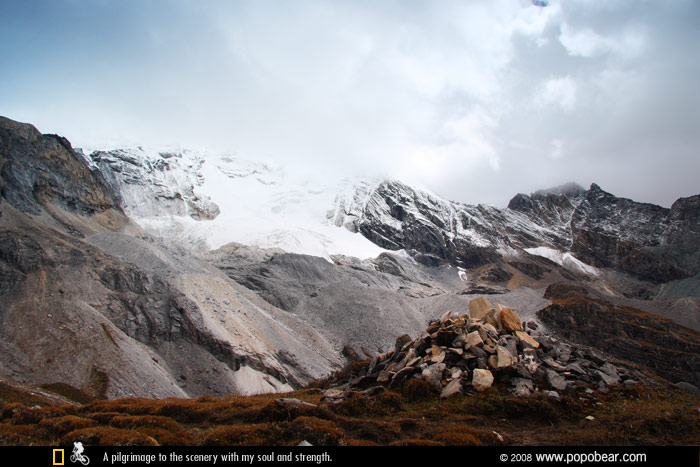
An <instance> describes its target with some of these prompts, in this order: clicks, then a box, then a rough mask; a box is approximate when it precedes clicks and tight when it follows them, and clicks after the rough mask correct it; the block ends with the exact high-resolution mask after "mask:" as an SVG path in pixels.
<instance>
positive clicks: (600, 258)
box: [0, 119, 700, 398]
mask: <svg viewBox="0 0 700 467" xmlns="http://www.w3.org/2000/svg"><path fill="white" fill-rule="evenodd" d="M205 156H206V155H205V154H202V153H196V152H187V151H181V152H165V151H161V152H157V151H156V152H153V151H144V150H142V149H130V150H109V151H92V152H88V153H83V152H81V151H75V150H73V148H72V147H71V145H70V143H69V142H68V141H67V140H66V139H64V138H61V137H58V136H55V135H42V134H41V133H40V132H39V131H38V130H36V129H35V128H34V127H32V126H31V125H28V124H21V123H17V122H13V121H11V120H8V119H0V172H1V173H2V178H1V179H0V183H1V185H0V189H1V190H2V199H1V200H0V303H2V304H3V305H2V307H1V308H0V324H1V326H0V347H1V349H2V353H3V355H4V358H3V360H2V362H0V378H3V379H8V380H12V381H16V382H19V383H23V384H55V383H60V384H68V385H70V386H71V387H73V388H75V389H76V390H80V391H83V392H85V393H89V394H91V395H92V396H93V397H108V398H116V397H123V396H147V397H167V396H183V397H184V396H198V395H204V394H213V395H218V394H230V393H236V394H237V393H252V392H269V391H282V390H289V389H292V388H299V387H301V386H303V385H304V384H306V383H308V382H309V381H311V380H314V379H317V378H320V377H322V376H324V375H327V374H328V373H330V372H331V371H334V370H337V369H338V368H340V367H341V366H342V365H343V364H344V362H345V360H346V357H349V356H350V357H351V356H353V355H357V354H358V353H359V354H365V355H369V356H374V355H376V354H377V353H379V352H383V351H385V350H386V349H387V348H391V347H392V346H393V345H394V341H395V339H396V338H397V336H399V335H402V334H407V335H411V336H420V335H421V333H422V332H423V330H424V329H425V326H426V323H428V322H429V321H430V320H432V319H435V318H437V317H439V316H442V315H443V314H444V313H445V312H446V311H458V312H459V311H461V310H465V309H467V308H468V307H469V303H470V301H471V300H472V299H474V298H475V297H477V296H479V295H481V294H484V293H487V294H496V295H497V300H496V302H497V303H499V304H501V305H502V306H506V307H511V308H514V309H517V310H518V312H519V313H520V315H521V317H522V318H523V319H524V320H527V321H532V322H534V323H535V325H539V326H541V328H540V329H541V330H542V332H545V333H546V332H554V331H555V330H557V329H558V330H559V332H569V331H567V330H564V329H563V327H562V325H561V323H560V322H559V321H558V320H548V321H546V320H544V319H542V318H541V315H539V314H537V312H538V310H541V309H543V308H545V307H547V306H548V305H550V304H551V303H552V299H551V298H548V297H546V296H544V291H545V288H546V287H547V286H548V285H550V284H552V283H559V282H562V281H569V282H576V283H580V284H584V285H585V288H586V290H588V291H592V292H593V293H596V294H600V295H601V296H605V297H606V299H608V300H611V302H613V303H615V304H616V305H619V306H634V307H638V308H642V309H644V310H647V311H651V312H652V313H660V314H664V313H666V314H667V315H672V316H670V317H671V318H672V319H675V320H677V321H678V322H679V323H680V324H684V325H690V326H693V325H698V323H700V320H699V319H698V315H699V313H698V312H699V311H700V304H699V301H700V293H698V291H699V290H700V288H698V287H696V285H697V275H696V274H697V273H698V267H697V264H698V248H697V245H696V244H695V242H694V239H695V238H696V234H697V232H698V225H699V223H700V216H698V212H697V209H698V197H691V198H684V199H681V200H679V201H677V202H676V203H675V204H674V206H673V207H672V208H671V209H665V208H660V207H657V206H651V205H646V204H641V203H635V202H633V201H630V200H624V199H620V198H616V197H614V196H612V195H610V194H608V193H605V192H603V191H602V190H601V189H600V188H599V187H597V186H596V185H593V186H591V188H590V189H589V190H585V189H583V188H581V187H578V186H574V185H568V186H564V187H560V188H558V189H554V190H547V191H542V192H537V193H534V194H531V195H517V196H516V197H515V198H513V200H512V201H511V203H510V204H509V207H508V208H505V209H497V208H494V207H489V206H470V205H465V204H460V203H454V202H450V201H447V200H444V199H442V198H440V197H439V196H437V195H434V194H431V193H427V192H424V191H420V190H416V189H413V188H411V187H409V186H407V185H405V184H402V183H400V182H398V181H391V180H378V181H375V182H371V183H370V182H362V181H355V182H346V183H345V184H343V185H342V186H340V187H336V186H334V185H332V184H328V185H326V186H323V187H322V186H320V185H317V184H314V183H311V182H308V181H304V182H298V181H294V182H293V183H292V182H290V181H289V179H288V178H287V177H286V175H285V174H284V173H283V172H282V171H280V170H277V169H274V168H271V167H269V166H266V165H264V164H259V163H247V162H245V161H241V160H239V159H236V158H232V157H226V156H219V157H214V158H211V157H205ZM338 191H339V193H338ZM630 232H631V233H630ZM241 240H244V242H243V243H241ZM309 253H311V254H309ZM652 299H653V300H652ZM545 321H546V322H545ZM696 329H697V328H696ZM570 337H571V338H572V339H573V338H574V337H575V336H574V334H571V336H570ZM612 350H615V349H612ZM667 374H668V375H669V376H668V377H672V378H681V376H682V375H679V374H673V373H667ZM674 382H675V381H674Z"/></svg>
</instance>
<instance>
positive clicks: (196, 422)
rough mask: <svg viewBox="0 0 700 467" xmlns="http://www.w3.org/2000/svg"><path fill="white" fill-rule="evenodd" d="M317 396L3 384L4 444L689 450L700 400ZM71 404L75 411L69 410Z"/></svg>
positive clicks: (636, 392) (668, 392)
mask: <svg viewBox="0 0 700 467" xmlns="http://www.w3.org/2000/svg"><path fill="white" fill-rule="evenodd" d="M58 393H61V394H58ZM322 397H323V390H322V389H318V388H308V389H305V390H302V391H297V392H294V393H285V394H266V395H259V396H231V397H222V398H214V397H201V398H198V399H160V400H154V399H119V400H96V401H92V402H88V401H87V400H85V399H84V394H81V392H80V391H79V390H73V389H71V388H67V387H48V388H47V387H45V388H31V387H27V386H22V385H18V384H11V383H7V382H5V383H0V403H2V404H3V405H2V412H1V413H0V444H2V445H58V444H64V445H65V444H72V443H73V441H78V440H80V441H82V442H83V443H84V444H87V445H296V444H298V443H299V442H301V441H302V440H307V441H308V442H310V443H311V444H314V445H375V444H378V445H390V444H393V445H416V444H418V445H421V444H422V445H498V444H507V445H696V444H697V443H698V440H700V396H695V395H691V394H688V393H684V392H681V391H679V390H677V389H676V388H674V387H671V386H664V385H660V386H658V387H653V388H652V387H634V388H624V389H622V388H620V389H617V390H612V391H610V392H609V393H607V394H602V393H599V392H594V393H590V394H581V393H573V394H567V395H563V396H562V397H561V399H560V400H556V399H552V398H549V397H547V396H542V395H539V394H536V395H533V396H531V397H526V398H519V397H516V396H514V395H512V394H510V393H509V392H508V391H507V390H506V389H504V388H499V387H492V388H491V389H489V390H487V391H485V392H483V393H480V394H477V395H457V396H454V397H451V398H449V399H446V400H441V399H439V398H438V397H437V396H435V395H433V393H432V392H431V391H430V389H429V388H428V387H427V386H426V385H424V384H422V382H421V381H419V380H414V382H410V383H408V384H406V385H405V386H404V387H402V388H400V389H398V390H397V392H393V391H384V392H381V393H380V394H376V395H373V396H367V395H364V394H362V393H359V392H358V393H352V395H351V396H350V397H348V398H346V399H345V400H343V401H342V402H340V403H336V404H327V403H325V402H322V401H321V399H322ZM79 398H80V399H82V402H83V404H78V403H76V402H73V403H66V402H67V401H68V400H71V399H72V400H73V401H75V399H79ZM290 398H294V399H297V400H298V401H303V402H306V403H308V404H309V405H307V404H299V403H298V402H292V403H290V402H289V401H288V399H290ZM280 399H282V401H280Z"/></svg>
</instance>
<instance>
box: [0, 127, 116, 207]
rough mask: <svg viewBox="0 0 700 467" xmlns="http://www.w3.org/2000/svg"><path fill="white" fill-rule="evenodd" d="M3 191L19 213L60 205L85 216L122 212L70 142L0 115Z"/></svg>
mask: <svg viewBox="0 0 700 467" xmlns="http://www.w3.org/2000/svg"><path fill="white" fill-rule="evenodd" d="M0 171H1V172H2V178H1V179H0V189H2V197H3V198H4V199H5V200H7V202H8V203H10V204H11V205H12V206H14V207H15V208H16V209H18V210H20V211H22V212H25V213H28V214H35V215H38V214H40V211H41V208H51V207H52V206H54V205H55V206H58V207H60V208H61V209H63V210H65V211H67V212H69V213H71V214H77V215H80V216H86V217H89V216H93V215H95V214H99V213H102V212H104V211H107V210H109V209H113V210H116V211H118V212H122V210H121V207H120V206H119V202H118V200H117V198H116V196H115V195H114V192H113V191H112V190H111V189H110V188H109V185H107V183H106V182H105V180H104V179H103V177H102V175H101V174H100V173H99V172H91V171H90V170H89V169H88V167H87V166H86V165H85V163H84V162H83V161H82V160H81V158H80V157H79V156H78V155H77V154H76V153H75V151H74V150H73V148H72V147H71V145H70V143H69V142H68V140H67V139H65V138H63V137H60V136H58V135H43V134H41V133H40V132H39V130H37V129H36V128H34V126H32V125H30V124H28V123H19V122H15V121H13V120H10V119H7V118H5V117H0Z"/></svg>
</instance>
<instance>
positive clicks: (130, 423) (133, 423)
mask: <svg viewBox="0 0 700 467" xmlns="http://www.w3.org/2000/svg"><path fill="white" fill-rule="evenodd" d="M109 424H110V425H112V426H113V427H116V428H137V427H144V426H151V427H155V428H163V429H165V430H169V431H180V430H181V427H180V425H179V424H178V423H177V422H176V421H175V420H173V419H172V418H167V417H160V416H155V415H118V416H116V417H113V418H112V420H111V421H110V422H109Z"/></svg>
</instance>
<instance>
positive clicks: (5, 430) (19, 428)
mask: <svg viewBox="0 0 700 467" xmlns="http://www.w3.org/2000/svg"><path fill="white" fill-rule="evenodd" d="M36 435H37V432H36V428H35V427H34V426H33V425H10V424H9V423H0V445H3V446H13V445H28V444H32V443H36ZM43 444H45V443H43Z"/></svg>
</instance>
